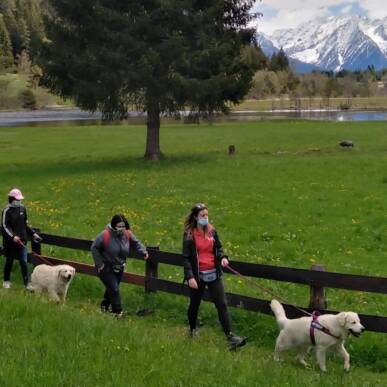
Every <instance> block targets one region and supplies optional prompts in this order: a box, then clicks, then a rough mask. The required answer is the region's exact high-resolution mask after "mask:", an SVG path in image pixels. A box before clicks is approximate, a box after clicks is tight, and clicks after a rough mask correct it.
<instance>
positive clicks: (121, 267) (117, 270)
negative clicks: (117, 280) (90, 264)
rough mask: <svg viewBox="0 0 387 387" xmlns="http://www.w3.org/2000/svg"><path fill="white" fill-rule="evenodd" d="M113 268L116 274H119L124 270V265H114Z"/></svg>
mask: <svg viewBox="0 0 387 387" xmlns="http://www.w3.org/2000/svg"><path fill="white" fill-rule="evenodd" d="M111 268H112V270H113V271H114V272H115V273H119V272H120V271H123V270H124V265H112V267H111Z"/></svg>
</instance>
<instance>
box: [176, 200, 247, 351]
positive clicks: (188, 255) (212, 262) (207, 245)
mask: <svg viewBox="0 0 387 387" xmlns="http://www.w3.org/2000/svg"><path fill="white" fill-rule="evenodd" d="M183 258H184V279H185V281H186V282H187V283H188V286H189V289H190V304H189V307H188V312H187V314H188V321H189V325H190V332H191V335H194V333H195V329H196V320H197V316H198V311H199V306H200V302H201V300H202V296H203V292H204V289H205V288H206V287H207V288H208V290H209V292H210V295H211V298H212V300H213V302H214V304H215V306H216V309H217V310H218V316H219V321H220V323H221V325H222V328H223V331H224V333H225V335H226V337H227V340H228V343H229V347H230V349H235V348H237V347H241V346H243V345H245V344H246V338H245V337H239V336H236V335H234V334H233V333H232V332H231V322H230V316H229V313H228V309H227V302H226V295H225V292H224V287H223V281H222V278H221V277H222V267H224V266H227V265H228V263H229V261H228V257H227V256H226V255H225V254H224V253H223V248H222V244H221V242H220V240H219V237H218V233H217V232H216V230H215V228H214V227H213V226H212V225H211V224H210V223H209V222H208V208H207V206H206V205H205V204H202V203H199V204H196V205H195V206H193V207H192V209H191V211H190V213H189V214H188V216H187V218H186V220H185V227H184V236H183Z"/></svg>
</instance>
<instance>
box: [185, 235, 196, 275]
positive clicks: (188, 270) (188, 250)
mask: <svg viewBox="0 0 387 387" xmlns="http://www.w3.org/2000/svg"><path fill="white" fill-rule="evenodd" d="M192 243H193V240H192V239H189V238H188V237H187V234H184V236H183V259H184V278H185V279H186V280H187V281H188V280H189V279H191V278H195V277H194V275H193V270H192V256H191V255H192Z"/></svg>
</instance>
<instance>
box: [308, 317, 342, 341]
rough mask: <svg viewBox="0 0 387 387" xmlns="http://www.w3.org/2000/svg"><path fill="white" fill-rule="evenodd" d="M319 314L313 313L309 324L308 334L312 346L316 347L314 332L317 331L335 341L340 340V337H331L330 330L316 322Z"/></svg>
mask: <svg viewBox="0 0 387 387" xmlns="http://www.w3.org/2000/svg"><path fill="white" fill-rule="evenodd" d="M319 315H320V314H319V313H318V312H317V311H314V312H313V313H312V321H311V323H310V328H309V334H310V341H311V342H312V344H313V345H316V339H315V337H314V330H315V329H317V330H319V331H321V332H324V333H325V334H327V335H329V336H332V337H334V338H335V339H337V340H340V337H338V336H335V335H333V334H332V333H331V332H330V330H329V329H328V328H326V327H324V326H323V325H321V324H320V322H319V321H318V317H319Z"/></svg>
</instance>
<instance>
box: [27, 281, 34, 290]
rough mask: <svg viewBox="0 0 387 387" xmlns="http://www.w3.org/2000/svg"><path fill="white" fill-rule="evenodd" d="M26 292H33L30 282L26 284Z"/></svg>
mask: <svg viewBox="0 0 387 387" xmlns="http://www.w3.org/2000/svg"><path fill="white" fill-rule="evenodd" d="M26 290H28V291H30V292H33V291H34V287H33V285H32V283H31V282H28V284H27V286H26Z"/></svg>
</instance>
